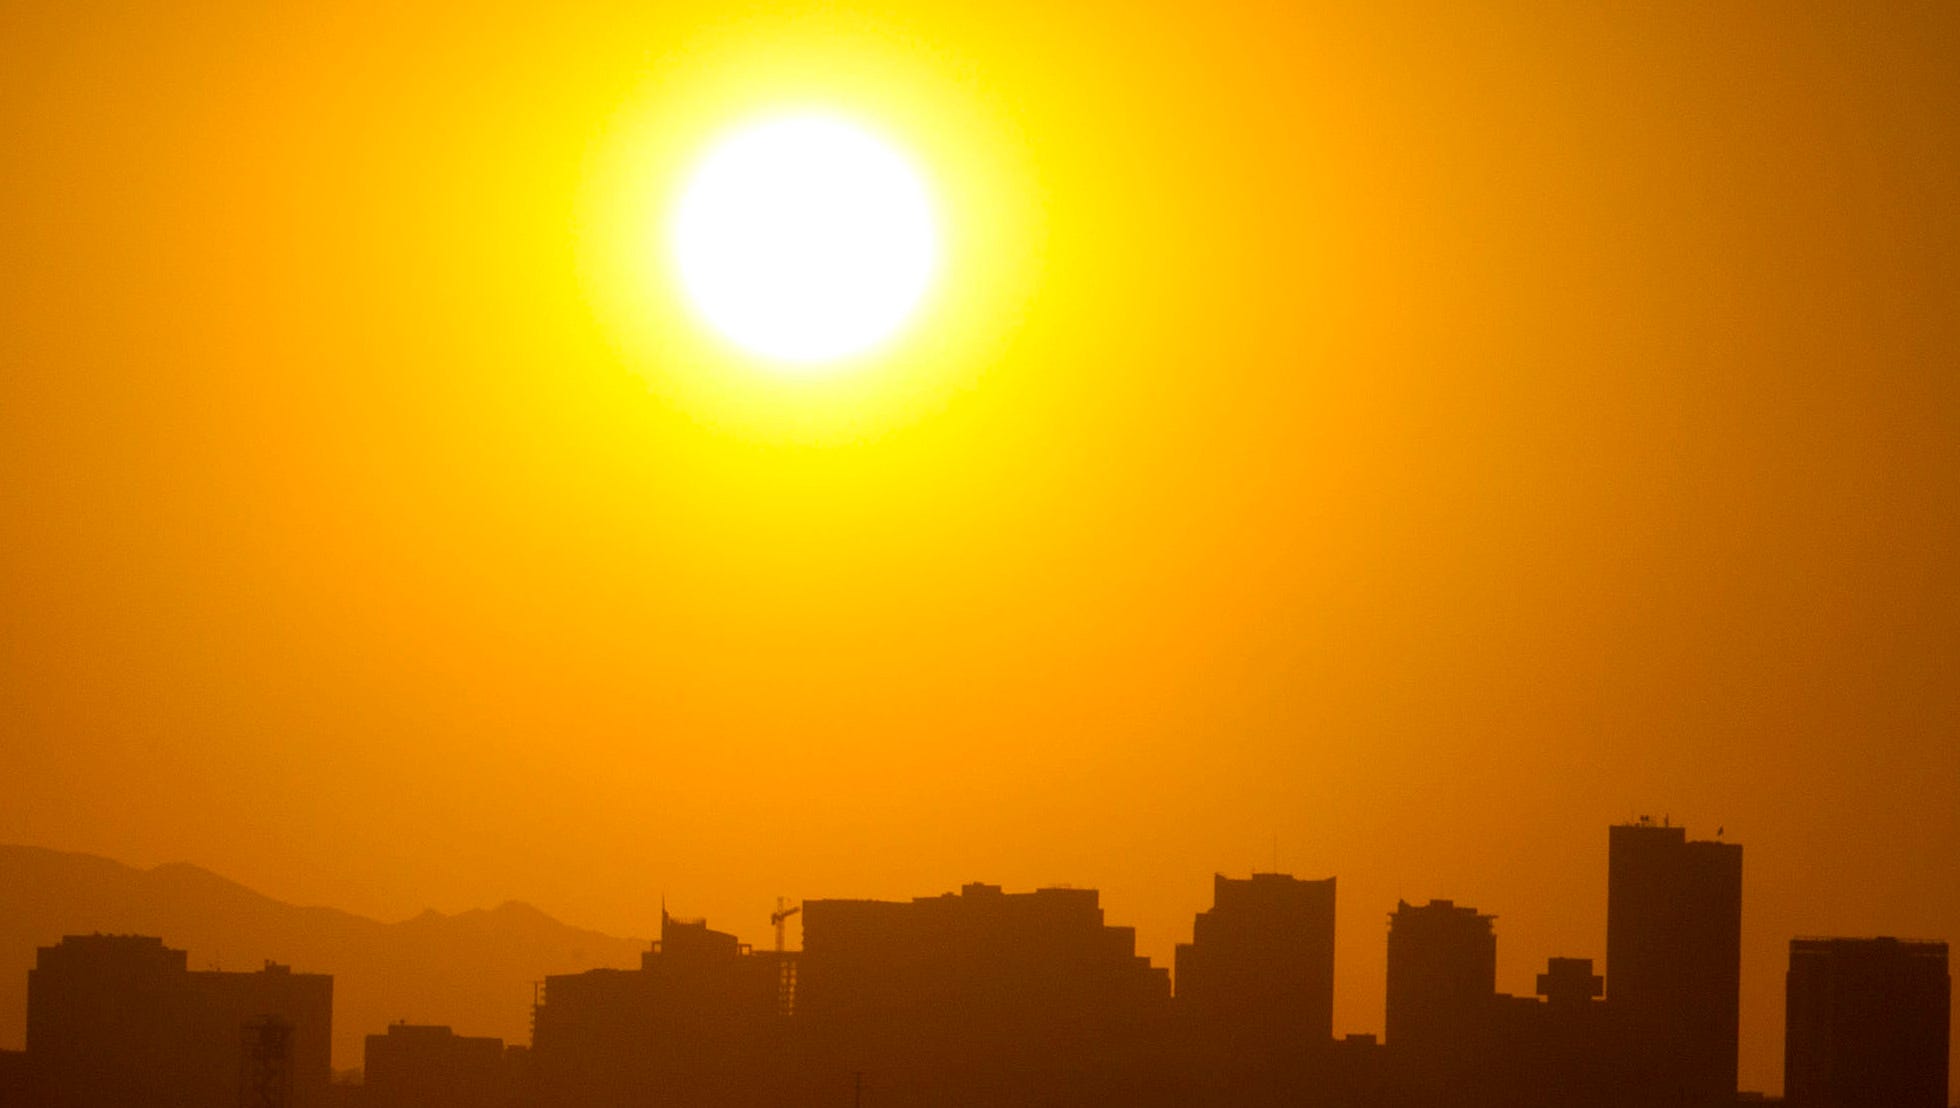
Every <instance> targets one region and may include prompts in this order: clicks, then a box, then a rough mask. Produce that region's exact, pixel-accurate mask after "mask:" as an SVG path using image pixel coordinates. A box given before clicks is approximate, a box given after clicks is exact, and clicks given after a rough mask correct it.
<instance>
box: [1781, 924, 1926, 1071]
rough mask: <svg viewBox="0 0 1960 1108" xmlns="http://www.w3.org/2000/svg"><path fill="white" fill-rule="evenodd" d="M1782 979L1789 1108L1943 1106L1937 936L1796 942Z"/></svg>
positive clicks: (1784, 1067)
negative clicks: (1933, 940)
mask: <svg viewBox="0 0 1960 1108" xmlns="http://www.w3.org/2000/svg"><path fill="white" fill-rule="evenodd" d="M1785 985H1786V993H1785V1005H1784V1021H1785V1033H1784V1040H1783V1086H1784V1089H1783V1095H1784V1100H1785V1102H1786V1103H1788V1104H1790V1105H1791V1106H1792V1108H1881V1106H1882V1108H1945V1105H1946V1103H1947V1066H1948V1056H1947V1055H1948V1045H1949V1039H1948V1035H1949V1033H1950V1020H1951V1018H1952V1012H1951V1005H1952V996H1953V982H1952V979H1951V978H1950V977H1949V976H1948V974H1947V951H1946V944H1945V943H1923V942H1901V941H1899V940H1898V939H1796V940H1794V941H1792V942H1791V943H1790V971H1789V974H1788V976H1787V977H1786V978H1785Z"/></svg>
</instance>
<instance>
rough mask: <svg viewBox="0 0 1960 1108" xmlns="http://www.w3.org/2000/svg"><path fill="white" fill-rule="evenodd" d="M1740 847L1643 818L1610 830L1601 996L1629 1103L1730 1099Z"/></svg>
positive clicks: (1691, 1106) (1690, 1106) (1697, 1103)
mask: <svg viewBox="0 0 1960 1108" xmlns="http://www.w3.org/2000/svg"><path fill="white" fill-rule="evenodd" d="M1741 979H1742V847H1741V846H1739V845H1737V844H1735V843H1726V842H1709V841H1702V842H1689V841H1688V837H1687V831H1686V829H1684V828H1680V827H1670V826H1666V825H1664V824H1655V823H1653V822H1652V821H1650V820H1642V821H1640V822H1638V823H1633V824H1625V825H1621V826H1617V827H1614V828H1612V830H1611V831H1610V832H1609V835H1608V854H1607V878H1606V1000H1607V1004H1608V1006H1609V1014H1610V1016H1611V1018H1612V1020H1613V1022H1614V1025H1615V1027H1616V1028H1617V1029H1618V1032H1619V1035H1620V1039H1621V1041H1622V1042H1623V1043H1624V1044H1625V1045H1626V1051H1627V1054H1626V1057H1625V1058H1624V1059H1623V1062H1624V1082H1623V1085H1624V1088H1625V1090H1626V1095H1627V1102H1628V1103H1631V1104H1665V1105H1684V1106H1687V1108H1704V1106H1710V1105H1722V1106H1723V1108H1727V1106H1729V1105H1732V1104H1734V1103H1735V1094H1736V1032H1737V1022H1738V1021H1737V1015H1738V1010H1739V1007H1740V999H1739V997H1740V989H1741Z"/></svg>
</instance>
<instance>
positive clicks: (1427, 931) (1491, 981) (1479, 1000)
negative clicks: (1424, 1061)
mask: <svg viewBox="0 0 1960 1108" xmlns="http://www.w3.org/2000/svg"><path fill="white" fill-rule="evenodd" d="M1491 919H1492V917H1490V916H1485V915H1479V914H1478V913H1477V910H1476V909H1475V908H1469V907H1465V906H1463V905H1459V904H1455V903H1453V902H1451V901H1448V900H1432V901H1430V902H1429V903H1428V904H1425V905H1423V906H1421V907H1417V906H1416V905H1413V904H1410V903H1409V902H1407V901H1402V902H1401V903H1399V904H1397V905H1396V906H1395V912H1394V914H1393V915H1391V916H1389V917H1388V1026H1387V1032H1388V1047H1389V1049H1390V1050H1391V1051H1394V1052H1395V1053H1396V1054H1397V1055H1398V1056H1401V1057H1417V1056H1433V1055H1435V1054H1437V1053H1439V1052H1442V1051H1445V1050H1447V1049H1448V1048H1450V1047H1451V1046H1452V1045H1453V1044H1461V1043H1463V1042H1465V1034H1464V1033H1465V1032H1466V1031H1468V1030H1470V1029H1471V1028H1474V1027H1475V1026H1477V1024H1478V1023H1479V1021H1482V1020H1486V1019H1488V1018H1489V1014H1490V1005H1491V1000H1492V998H1494V997H1495V996H1496V995H1497V932H1496V931H1495V930H1493V929H1492V927H1491Z"/></svg>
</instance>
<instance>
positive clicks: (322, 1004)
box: [27, 935, 333, 1108]
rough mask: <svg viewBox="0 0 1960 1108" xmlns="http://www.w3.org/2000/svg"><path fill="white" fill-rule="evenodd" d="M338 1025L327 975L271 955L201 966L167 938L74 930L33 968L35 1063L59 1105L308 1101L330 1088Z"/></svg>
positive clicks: (198, 1107)
mask: <svg viewBox="0 0 1960 1108" xmlns="http://www.w3.org/2000/svg"><path fill="white" fill-rule="evenodd" d="M268 1020H269V1022H270V1023H271V1024H272V1025H273V1031H271V1032H268V1031H267V1028H266V1025H267V1023H268ZM332 1022H333V978H332V977H330V976H327V975H325V974H310V973H293V972H292V971H291V970H290V969H288V968H287V967H285V966H281V965H275V964H272V963H267V964H266V966H265V968H264V969H262V970H259V971H257V972H253V973H223V972H218V971H193V970H189V969H187V968H186V955H185V952H184V951H181V950H172V949H170V948H169V947H166V946H164V945H163V940H162V939H159V938H150V937H144V936H135V935H69V936H67V937H65V938H63V939H62V940H61V942H60V943H59V944H57V945H55V946H44V947H41V948H40V950H39V954H38V958H37V961H36V964H35V966H34V968H33V969H32V970H29V971H28V975H27V1056H28V1058H27V1064H28V1067H29V1069H30V1071H31V1076H32V1079H33V1080H34V1081H35V1082H36V1083H37V1084H38V1086H39V1087H40V1089H41V1090H42V1095H43V1098H44V1103H47V1104H49V1105H52V1106H60V1108H85V1106H94V1105H101V1106H104V1108H108V1106H117V1108H122V1106H127V1105H135V1104H142V1105H155V1106H184V1108H193V1106H194V1108H211V1106H213V1105H224V1106H229V1105H235V1104H255V1105H256V1104H259V1103H265V1102H266V1100H265V1098H266V1097H267V1096H271V1097H273V1098H274V1099H273V1100H272V1101H271V1103H273V1104H275V1105H276V1104H279V1103H280V1101H281V1100H282V1099H284V1100H288V1101H289V1102H290V1103H291V1104H292V1105H296V1106H298V1108H312V1106H314V1105H317V1104H319V1103H320V1102H321V1100H322V1099H323V1098H324V1096H325V1093H326V1088H327V1082H328V1078H329V1074H330V1070H329V1068H328V1051H329V1046H330V1037H331V1031H332ZM248 1025H249V1026H248ZM281 1027H283V1028H284V1030H283V1031H281V1030H278V1028H281ZM254 1049H257V1050H260V1051H263V1052H265V1053H262V1054H260V1055H257V1056H255V1055H254V1054H253V1053H252V1050H254ZM275 1052H276V1053H275ZM261 1075H263V1076H261ZM267 1089H270V1090H272V1091H271V1092H266V1091H264V1090H267ZM280 1089H283V1090H285V1091H284V1092H280V1091H278V1090H280Z"/></svg>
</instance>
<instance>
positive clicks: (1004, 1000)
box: [795, 884, 1170, 1104]
mask: <svg viewBox="0 0 1960 1108" xmlns="http://www.w3.org/2000/svg"><path fill="white" fill-rule="evenodd" d="M1169 999H1170V980H1169V975H1168V974H1167V973H1165V971H1164V970H1162V969H1158V968H1153V967H1152V966H1151V965H1150V962H1149V960H1148V959H1146V958H1143V957H1140V956H1139V955H1138V954H1137V953H1136V933H1135V931H1134V930H1133V929H1132V928H1128V927H1111V926H1108V925H1107V924H1105V923H1104V921H1103V912H1102V908H1101V906H1100V897H1099V896H1098V894H1097V893H1096V891H1095V890H1093V889H1037V890H1035V891H1034V892H1031V893H1005V892H1002V891H1001V889H1000V887H999V886H997V885H982V884H971V885H967V886H965V887H963V888H962V889H961V890H960V892H959V893H958V894H957V895H955V894H952V893H947V894H945V895H942V896H935V897H920V898H917V899H914V900H912V901H909V902H902V901H875V900H809V901H805V902H804V905H803V956H802V960H801V962H800V964H799V966H798V979H797V995H796V1016H795V1020H796V1022H797V1024H798V1025H799V1027H800V1028H802V1030H803V1033H804V1035H805V1036H806V1040H805V1041H806V1045H807V1046H808V1047H809V1049H810V1050H811V1051H813V1052H814V1055H813V1056H814V1057H815V1058H816V1059H817V1062H816V1063H815V1066H816V1070H817V1073H816V1077H817V1082H818V1083H817V1085H816V1086H814V1087H813V1088H812V1089H811V1090H810V1095H811V1096H813V1097H817V1098H825V1099H834V1098H835V1097H836V1096H837V1095H838V1094H839V1090H842V1091H843V1092H846V1093H848V1092H849V1090H850V1079H849V1075H850V1074H852V1073H854V1072H862V1073H863V1074H864V1078H863V1080H864V1083H865V1095H866V1097H867V1099H869V1098H872V1097H875V1098H876V1099H877V1100H878V1102H880V1103H920V1102H945V1101H948V1100H951V1101H955V1102H966V1103H1001V1104H1005V1103H1019V1104H1030V1103H1124V1102H1135V1101H1137V1100H1138V1099H1139V1097H1140V1095H1141V1094H1142V1092H1143V1091H1144V1090H1145V1088H1146V1087H1147V1086H1148V1085H1149V1078H1148V1076H1147V1075H1146V1073H1145V1071H1144V1069H1143V1068H1142V1067H1141V1066H1140V1065H1139V1060H1140V1058H1141V1057H1147V1056H1148V1055H1149V1054H1150V1053H1151V1047H1150V1043H1149V1036H1150V1034H1152V1027H1151V1024H1152V1021H1153V1020H1159V1019H1161V1017H1162V1016H1163V1014H1164V1011H1165V1008H1166V1007H1167V1005H1168V1003H1169ZM825 1071H827V1073H826V1072H825ZM840 1083H841V1084H840Z"/></svg>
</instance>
